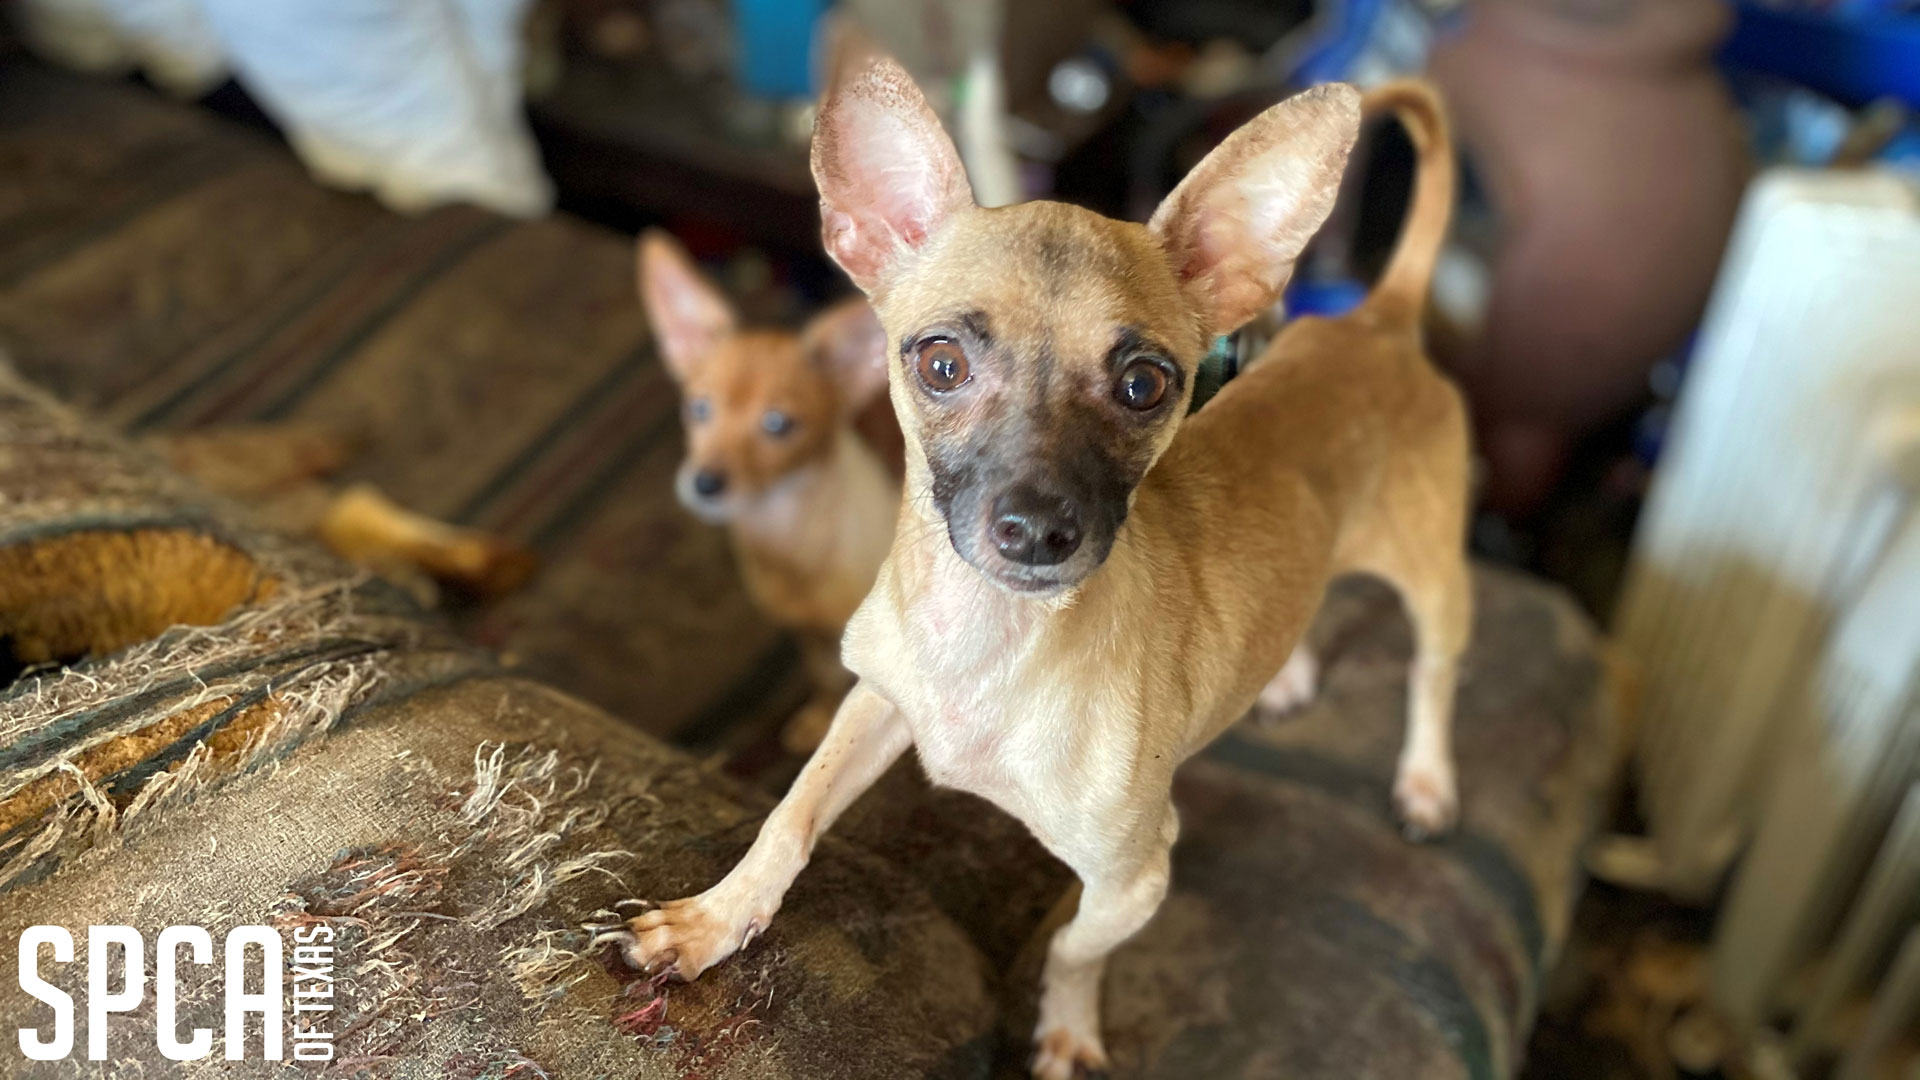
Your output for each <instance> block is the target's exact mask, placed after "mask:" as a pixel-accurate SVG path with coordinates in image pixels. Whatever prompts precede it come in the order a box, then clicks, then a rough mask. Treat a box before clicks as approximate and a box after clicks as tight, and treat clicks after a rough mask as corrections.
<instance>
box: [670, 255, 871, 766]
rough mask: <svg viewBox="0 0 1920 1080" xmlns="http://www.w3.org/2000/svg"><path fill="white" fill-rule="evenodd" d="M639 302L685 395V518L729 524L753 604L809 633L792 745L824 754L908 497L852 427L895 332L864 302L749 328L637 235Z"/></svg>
mask: <svg viewBox="0 0 1920 1080" xmlns="http://www.w3.org/2000/svg"><path fill="white" fill-rule="evenodd" d="M640 299H641V302H642V303H643V304H644V305H645V306H646V309H647V318H648V319H649V320H650V321H651V322H652V324H653V328H654V334H655V336H656V337H657V338H658V339H659V346H660V354H661V356H662V357H663V358H664V359H665V361H666V364H667V369H668V370H669V371H670V372H672V374H673V377H674V378H675V379H676V380H678V382H679V383H680V388H681V391H682V392H683V394H684V396H685V398H686V413H685V419H686V427H687V458H686V461H685V462H684V463H682V464H681V466H680V471H679V475H678V476H677V478H676V479H675V484H674V486H675V490H676V492H677V493H678V494H679V497H680V501H681V503H682V504H684V505H685V506H686V508H687V509H688V510H690V511H692V512H693V513H694V515H695V516H696V517H698V518H700V519H701V520H702V521H705V522H708V523H710V524H716V525H725V526H727V530H728V532H729V534H730V535H731V536H732V538H733V551H734V556H735V559H736V560H737V561H738V562H739V565H740V576H741V577H742V578H743V579H744V580H745V582H746V586H747V592H748V594H749V595H751V596H752V597H753V600H754V602H755V603H756V604H758V605H759V607H760V610H761V611H763V612H765V613H766V614H767V616H768V617H769V618H771V619H773V620H774V621H775V622H776V623H779V624H780V625H782V626H784V627H786V628H788V629H789V630H792V631H793V632H794V633H795V634H797V635H798V636H799V639H800V645H801V651H802V655H803V657H804V659H805V662H806V666H807V673H808V678H809V680H810V681H811V682H812V684H813V694H812V697H811V698H810V700H809V701H808V702H807V704H806V706H805V707H804V708H802V709H801V710H800V712H799V713H797V714H796V715H795V716H794V718H793V719H792V720H791V721H789V722H788V724H787V726H786V728H785V730H783V731H782V732H781V742H783V743H784V744H785V745H786V746H787V748H788V749H790V750H793V751H795V752H796V753H804V752H806V751H809V750H812V749H813V748H814V747H815V746H818V745H819V744H820V740H821V738H822V737H823V736H824V735H825V734H826V732H827V725H828V724H829V723H830V722H831V721H832V720H833V714H834V711H835V710H836V709H838V708H839V706H840V700H841V698H843V697H845V696H846V692H847V689H848V688H849V687H851V686H852V685H853V676H852V675H850V674H848V672H847V670H846V668H844V667H842V666H841V663H840V636H841V633H842V632H843V631H844V630H845V629H846V626H847V620H848V619H850V618H852V617H853V613H854V610H855V609H856V608H858V607H859V606H860V601H862V600H864V599H865V598H866V595H867V592H868V590H870V589H871V588H872V587H873V579H874V576H875V575H876V574H878V573H879V571H880V563H881V562H882V561H883V560H884V559H885V558H886V555H887V546H888V544H889V543H890V542H891V541H892V539H893V523H894V519H895V518H897V517H898V516H899V512H900V485H899V482H898V481H897V480H896V479H895V478H894V475H893V473H892V471H891V470H889V469H888V468H887V466H886V464H885V462H884V461H883V460H882V459H881V457H880V455H879V454H878V453H876V451H875V450H874V448H873V446H872V445H870V444H869V443H868V442H867V441H866V440H865V439H863V438H862V437H861V436H860V434H859V433H858V432H856V431H855V429H854V424H853V420H854V417H855V416H856V415H857V414H858V413H860V412H861V410H862V409H863V407H864V406H866V405H867V404H868V403H869V402H871V401H872V400H873V399H874V398H876V397H877V396H878V395H879V393H880V392H881V391H882V390H884V389H886V385H887V362H886V346H887V340H886V335H885V333H884V332H883V331H882V330H881V329H880V322H879V320H878V319H876V318H875V317H874V314H873V308H872V307H870V306H869V305H868V304H867V302H866V301H865V300H858V299H856V300H849V301H845V302H843V303H840V304H838V305H836V306H834V307H832V308H829V309H827V310H826V311H824V312H822V313H821V314H819V315H817V316H815V317H814V319H813V321H812V322H810V323H808V324H807V326H806V327H805V328H804V329H802V330H801V331H800V332H799V333H797V334H796V333H792V332H787V331H778V330H745V329H742V328H741V327H740V325H739V322H740V320H739V318H738V316H737V315H736V314H735V313H734V310H733V308H732V306H731V305H730V304H728V303H727V300H726V297H725V296H723V295H722V294H721V293H720V291H719V290H718V289H716V288H714V286H713V285H712V284H710V283H709V282H708V281H707V280H706V278H705V277H703V276H702V275H701V273H700V271H699V270H698V269H696V268H695V267H694V265H693V262H692V260H690V259H689V258H688V257H687V253H686V252H685V251H684V250H683V249H682V248H681V247H680V245H679V244H678V243H676V242H675V241H674V240H673V238H672V237H670V236H668V235H667V234H666V233H664V232H661V231H659V230H657V229H656V230H648V232H647V233H646V234H645V235H643V236H641V238H640Z"/></svg>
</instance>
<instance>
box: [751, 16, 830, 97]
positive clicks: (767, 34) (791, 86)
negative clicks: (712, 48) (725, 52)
mask: <svg viewBox="0 0 1920 1080" xmlns="http://www.w3.org/2000/svg"><path fill="white" fill-rule="evenodd" d="M831 3H832V0H733V25H734V35H735V38H736V39H737V41H738V45H739V60H738V70H737V71H736V72H735V74H736V76H737V77H738V78H739V80H740V85H741V86H742V87H743V88H745V89H746V90H747V92H748V93H751V94H755V95H758V96H760V97H769V98H799V97H809V96H811V95H812V93H813V36H814V35H813V31H814V25H815V24H816V23H818V22H819V21H820V16H822V15H824V14H826V11H827V8H828V7H829V6H830V5H831Z"/></svg>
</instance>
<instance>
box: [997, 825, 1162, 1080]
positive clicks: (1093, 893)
mask: <svg viewBox="0 0 1920 1080" xmlns="http://www.w3.org/2000/svg"><path fill="white" fill-rule="evenodd" d="M1178 832H1179V818H1177V817H1176V816H1175V814H1174V810H1173V806H1172V805H1171V804H1168V806H1167V808H1166V812H1165V817H1164V818H1163V819H1161V820H1160V821H1159V822H1158V823H1157V824H1147V825H1145V826H1143V831H1142V832H1141V833H1140V834H1139V835H1138V838H1137V839H1136V840H1135V841H1134V842H1133V843H1131V844H1128V845H1125V847H1124V848H1123V850H1122V851H1121V852H1119V853H1116V854H1117V855H1118V857H1117V858H1115V859H1112V860H1110V861H1106V862H1103V863H1101V864H1099V865H1089V866H1086V867H1084V868H1082V867H1079V866H1076V867H1075V869H1076V870H1077V871H1078V872H1079V874H1080V882H1081V886H1080V906H1079V909H1078V910H1077V911H1075V912H1074V915H1073V919H1072V921H1071V922H1068V923H1067V924H1066V925H1065V926H1062V927H1061V928H1060V929H1059V931H1058V932H1056V933H1055V934H1054V935H1053V941H1052V942H1051V943H1050V944H1049V945H1048V948H1047V965H1046V970H1045V972H1044V973H1043V974H1042V975H1041V982H1040V1023H1039V1025H1038V1026H1037V1027H1036V1028H1035V1029H1034V1036H1033V1037H1034V1042H1035V1043H1036V1044H1037V1048H1036V1050H1035V1053H1034V1059H1033V1075H1034V1077H1035V1078H1036V1080H1069V1078H1070V1077H1072V1076H1073V1075H1074V1068H1075V1066H1081V1067H1084V1068H1085V1069H1087V1070H1089V1071H1094V1070H1100V1069H1106V1068H1107V1067H1108V1061H1107V1051H1106V1046H1105V1044H1104V1043H1103V1042H1102V1041H1101V1039H1100V980H1101V976H1103V975H1104V974H1105V973H1106V970H1107V955H1108V954H1109V953H1111V952H1113V950H1114V949H1116V948H1118V947H1119V945H1120V943H1121V942H1123V941H1125V940H1127V939H1128V938H1130V937H1132V936H1133V935H1134V934H1135V933H1136V932H1137V931H1138V930H1139V929H1140V928H1141V927H1142V926H1145V925H1146V924H1147V920H1148V919H1150V918H1152V917H1153V913H1154V912H1156V911H1158V910H1160V902H1161V901H1162V900H1164V899H1166V895H1167V877H1168V874H1169V869H1170V854H1171V852H1172V850H1173V841H1174V838H1175V836H1176V835H1178Z"/></svg>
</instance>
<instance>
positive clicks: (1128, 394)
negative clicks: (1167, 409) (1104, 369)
mask: <svg viewBox="0 0 1920 1080" xmlns="http://www.w3.org/2000/svg"><path fill="white" fill-rule="evenodd" d="M1113 392H1114V396H1115V397H1117V398H1119V399H1120V404H1122V405H1125V406H1126V407H1127V408H1129V409H1132V410H1134V411H1135V412H1146V411H1147V410H1148V409H1151V408H1153V407H1154V406H1155V405H1158V404H1160V399H1161V398H1163V397H1166V396H1167V373H1166V372H1165V371H1162V370H1161V369H1160V365H1158V364H1155V363H1153V362H1151V361H1147V360H1135V361H1134V362H1133V363H1131V364H1128V365H1127V368H1126V370H1125V371H1122V372H1121V373H1120V381H1119V382H1118V383H1116V384H1115V385H1114V388H1113Z"/></svg>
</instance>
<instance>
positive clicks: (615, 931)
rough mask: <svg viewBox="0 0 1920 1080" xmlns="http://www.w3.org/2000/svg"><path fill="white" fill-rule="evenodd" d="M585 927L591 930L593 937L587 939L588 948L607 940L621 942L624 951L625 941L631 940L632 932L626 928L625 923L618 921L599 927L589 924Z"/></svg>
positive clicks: (602, 943) (597, 945) (593, 947)
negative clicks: (611, 924)
mask: <svg viewBox="0 0 1920 1080" xmlns="http://www.w3.org/2000/svg"><path fill="white" fill-rule="evenodd" d="M586 929H588V930H592V931H593V937H591V938H589V939H587V948H589V949H597V948H599V947H600V946H602V945H605V944H607V943H609V942H621V943H623V945H622V948H623V951H624V945H625V943H630V942H632V941H633V932H632V931H630V930H628V929H627V927H626V924H625V923H618V924H615V925H613V926H608V927H601V928H599V929H595V928H594V927H591V926H589V927H586Z"/></svg>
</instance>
